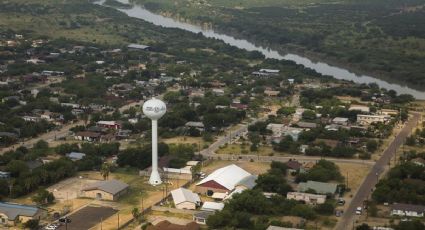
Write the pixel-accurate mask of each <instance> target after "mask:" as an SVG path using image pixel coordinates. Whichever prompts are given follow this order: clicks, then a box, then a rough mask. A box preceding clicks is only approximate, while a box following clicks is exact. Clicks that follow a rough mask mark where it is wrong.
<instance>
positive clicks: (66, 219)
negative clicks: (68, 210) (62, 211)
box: [59, 217, 71, 223]
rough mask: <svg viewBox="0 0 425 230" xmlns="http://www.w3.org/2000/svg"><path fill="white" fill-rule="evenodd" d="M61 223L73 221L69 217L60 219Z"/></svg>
mask: <svg viewBox="0 0 425 230" xmlns="http://www.w3.org/2000/svg"><path fill="white" fill-rule="evenodd" d="M59 222H60V223H71V219H69V218H68V217H62V218H60V219H59Z"/></svg>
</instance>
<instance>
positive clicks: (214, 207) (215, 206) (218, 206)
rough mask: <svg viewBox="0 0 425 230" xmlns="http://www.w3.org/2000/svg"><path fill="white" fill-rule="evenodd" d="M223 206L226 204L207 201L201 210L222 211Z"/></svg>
mask: <svg viewBox="0 0 425 230" xmlns="http://www.w3.org/2000/svg"><path fill="white" fill-rule="evenodd" d="M223 208H224V204H223V203H218V202H211V201H206V202H205V203H204V204H203V205H202V207H201V210H202V211H211V212H215V211H221V210H223Z"/></svg>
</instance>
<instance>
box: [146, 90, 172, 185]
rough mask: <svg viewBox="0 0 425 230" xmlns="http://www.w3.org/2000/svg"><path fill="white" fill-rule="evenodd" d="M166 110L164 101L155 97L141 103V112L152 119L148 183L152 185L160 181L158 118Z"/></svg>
mask: <svg viewBox="0 0 425 230" xmlns="http://www.w3.org/2000/svg"><path fill="white" fill-rule="evenodd" d="M166 110H167V107H166V105H165V103H164V102H163V101H161V100H158V99H156V98H152V99H150V100H148V101H146V102H145V103H144V104H143V113H144V114H145V115H146V116H147V117H148V118H149V119H151V120H152V172H151V176H150V178H149V184H151V185H154V186H155V185H159V184H161V183H162V181H161V177H160V176H159V172H158V119H160V118H161V117H162V116H164V114H165V112H166Z"/></svg>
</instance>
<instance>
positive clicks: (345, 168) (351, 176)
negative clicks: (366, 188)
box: [336, 163, 371, 193]
mask: <svg viewBox="0 0 425 230" xmlns="http://www.w3.org/2000/svg"><path fill="white" fill-rule="evenodd" d="M336 164H337V165H338V167H339V169H340V171H341V174H342V175H343V176H344V177H345V178H347V177H348V187H349V188H351V192H350V193H352V192H354V191H356V190H357V189H358V188H359V186H360V184H361V183H362V182H363V179H364V178H365V177H366V175H367V174H368V173H369V171H370V168H371V166H370V165H367V164H364V165H360V164H350V163H336Z"/></svg>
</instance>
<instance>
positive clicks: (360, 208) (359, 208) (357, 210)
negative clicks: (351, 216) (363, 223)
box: [356, 207, 362, 215]
mask: <svg viewBox="0 0 425 230" xmlns="http://www.w3.org/2000/svg"><path fill="white" fill-rule="evenodd" d="M361 214H362V207H357V208H356V215H361Z"/></svg>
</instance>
